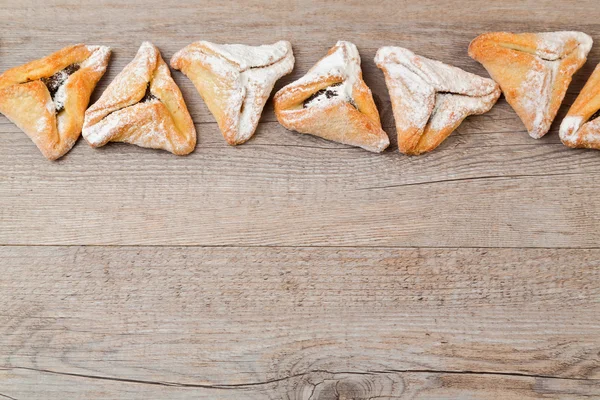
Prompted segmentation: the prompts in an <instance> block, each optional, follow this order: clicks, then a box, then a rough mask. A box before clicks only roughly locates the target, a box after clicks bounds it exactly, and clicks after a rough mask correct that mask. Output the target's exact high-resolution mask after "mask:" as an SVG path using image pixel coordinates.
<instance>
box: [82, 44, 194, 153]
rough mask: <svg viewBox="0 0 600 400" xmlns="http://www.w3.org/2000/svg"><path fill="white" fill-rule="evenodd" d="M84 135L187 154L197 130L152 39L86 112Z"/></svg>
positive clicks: (98, 141) (94, 141) (96, 142)
mask: <svg viewBox="0 0 600 400" xmlns="http://www.w3.org/2000/svg"><path fill="white" fill-rule="evenodd" d="M83 137H84V138H85V140H87V142H88V143H89V144H90V145H91V146H92V147H100V146H104V145H105V144H106V143H108V142H125V143H131V144H135V145H137V146H141V147H147V148H152V149H162V150H166V151H169V152H171V153H173V154H177V155H185V154H188V153H190V152H192V151H193V150H194V148H195V147H196V129H195V128H194V123H193V121H192V118H191V117H190V114H189V112H188V110H187V107H186V105H185V103H184V101H183V96H182V95H181V91H180V90H179V87H178V86H177V84H176V83H175V81H174V80H173V78H172V77H171V72H170V71H169V66H168V65H167V64H166V63H165V62H164V60H163V59H162V57H161V55H160V52H159V51H158V49H157V48H156V47H155V46H154V45H153V44H152V43H150V42H144V43H142V45H141V47H140V49H139V50H138V52H137V54H136V56H135V58H134V59H133V61H131V62H130V63H129V64H128V65H127V66H126V67H125V68H124V69H123V70H122V71H121V72H120V73H119V74H118V75H117V76H116V77H115V79H114V80H113V81H112V82H111V83H110V84H109V85H108V87H107V88H106V90H105V91H104V93H102V96H101V97H100V99H99V100H98V101H97V102H96V103H94V104H93V105H92V106H91V107H90V108H89V109H88V110H87V111H86V113H85V123H84V126H83Z"/></svg>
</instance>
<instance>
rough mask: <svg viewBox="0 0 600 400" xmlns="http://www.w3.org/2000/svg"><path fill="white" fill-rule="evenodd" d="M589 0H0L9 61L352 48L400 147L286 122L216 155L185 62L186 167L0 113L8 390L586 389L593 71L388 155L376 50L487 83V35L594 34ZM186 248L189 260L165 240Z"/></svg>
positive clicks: (2, 322) (299, 64)
mask: <svg viewBox="0 0 600 400" xmlns="http://www.w3.org/2000/svg"><path fill="white" fill-rule="evenodd" d="M597 8H598V7H597V1H592V0H580V1H576V2H575V1H559V2H557V1H533V0H526V1H516V0H506V1H502V2H490V1H484V0H475V1H466V0H461V1H456V2H447V1H434V0H422V1H410V2H409V1H384V2H380V3H378V4H377V5H374V4H368V3H366V2H364V1H362V2H361V1H328V2H313V1H281V0H274V1H269V2H266V1H257V0H251V1H245V2H243V4H242V3H239V2H232V1H203V2H197V1H187V0H182V1H178V2H171V1H165V0H151V1H139V0H135V1H128V2H115V1H107V0H100V1H94V2H92V1H70V2H68V1H63V0H61V1H59V0H52V1H45V2H43V3H40V2H37V1H32V0H27V1H20V2H10V1H7V0H0V16H1V19H2V24H0V71H4V70H6V69H7V68H10V67H14V66H17V65H20V64H22V63H24V62H26V61H29V60H32V59H35V58H39V57H42V56H45V55H47V54H48V53H50V52H52V51H55V50H57V49H59V48H61V47H63V46H66V45H70V44H73V43H77V42H85V43H89V44H102V45H109V46H111V47H113V50H114V52H113V57H112V59H111V63H110V65H109V69H108V72H107V74H106V76H105V77H104V78H103V79H102V80H101V81H100V83H99V85H98V88H97V90H96V91H95V93H94V95H93V97H92V101H94V100H95V99H97V98H98V97H99V95H100V93H101V92H102V90H104V89H105V88H106V86H107V85H108V83H109V82H110V81H111V80H112V79H113V78H114V77H115V76H116V74H118V73H119V72H120V70H121V69H122V68H123V67H124V66H125V65H126V64H127V63H128V62H129V61H130V60H131V58H132V57H133V56H134V55H135V52H136V51H137V48H138V46H139V45H140V43H141V42H142V41H143V40H150V41H152V42H153V43H155V44H156V45H157V46H158V47H159V48H160V50H161V51H162V55H163V57H164V58H165V59H166V60H168V59H169V58H170V57H171V56H172V55H173V54H174V53H175V52H176V51H177V50H179V49H180V48H182V47H184V46H185V45H187V44H189V43H190V42H192V41H195V40H200V39H203V40H210V41H214V42H221V43H226V42H229V43H246V44H262V43H272V42H275V41H276V40H280V39H286V40H289V41H290V42H292V44H293V47H294V54H295V56H296V66H295V69H294V71H293V72H292V74H290V75H289V76H286V77H284V78H283V79H281V80H280V81H279V82H278V83H277V85H276V88H275V90H277V89H278V88H280V87H282V86H283V85H285V84H286V83H289V82H291V81H293V80H295V79H297V78H299V77H300V76H302V75H303V74H304V73H305V72H306V71H307V70H308V69H309V68H310V67H311V66H312V65H313V64H314V63H315V62H316V61H317V60H318V59H319V58H321V57H322V56H323V55H324V54H325V52H326V51H327V50H328V49H329V48H330V47H331V46H332V45H333V44H334V43H335V42H336V41H337V40H340V39H342V40H350V41H352V42H354V43H355V44H356V45H357V46H358V49H359V51H360V53H361V55H362V61H363V62H362V67H363V73H364V78H365V81H366V82H367V84H368V85H369V86H370V87H371V89H372V91H373V94H374V98H375V100H376V103H377V105H378V107H379V111H380V114H381V119H382V123H383V126H384V129H385V130H386V131H387V132H388V134H389V135H390V138H391V141H392V145H391V147H390V149H389V150H388V151H386V152H385V153H383V154H381V155H374V154H370V153H368V152H366V151H362V150H360V149H355V148H350V147H347V146H343V145H340V144H336V143H332V142H327V141H325V140H321V139H318V138H314V137H310V136H306V135H299V134H297V133H293V132H289V131H286V130H285V129H284V128H282V127H281V126H280V125H279V124H278V123H277V121H276V118H275V116H274V113H273V111H272V103H271V102H269V103H267V106H266V108H265V111H264V113H263V116H262V118H261V123H260V124H259V127H258V129H257V133H256V135H255V137H254V138H253V139H252V140H250V141H249V142H248V143H247V144H244V145H242V146H238V147H230V146H228V145H227V144H226V143H225V141H224V139H223V138H222V136H221V133H220V132H219V130H218V128H217V126H216V124H215V123H214V119H213V117H212V116H211V114H210V113H209V111H208V109H207V108H206V106H205V105H204V103H203V102H202V100H201V99H200V96H199V95H198V94H197V92H196V90H195V89H194V87H193V85H192V84H191V82H190V81H189V80H188V79H187V78H185V77H184V76H183V75H182V74H181V73H179V72H177V71H173V77H174V79H175V81H176V82H177V83H178V84H179V86H180V88H181V90H182V93H183V95H184V98H185V100H186V103H187V105H188V108H189V110H190V113H191V115H192V118H193V119H194V122H195V123H196V129H197V131H198V134H199V136H198V145H197V148H196V151H195V152H194V153H192V154H191V155H189V156H187V157H176V156H173V155H171V154H168V153H166V152H160V151H153V150H148V149H141V148H137V147H135V146H129V145H123V144H110V145H107V146H105V147H104V148H102V149H97V150H94V149H91V148H90V147H89V146H88V145H87V144H86V143H85V142H84V141H83V140H80V141H79V142H78V143H77V144H76V146H75V147H74V149H73V150H72V151H71V152H70V153H69V154H67V156H65V157H64V158H63V159H61V160H60V161H58V162H55V163H50V162H48V161H46V160H45V159H44V158H43V157H42V156H41V155H40V154H39V152H38V150H37V149H36V148H35V146H34V144H33V143H32V142H31V141H30V140H29V139H28V138H27V137H26V136H25V134H23V133H22V132H20V131H19V129H18V128H16V127H15V126H14V125H13V124H11V123H10V122H9V121H8V120H7V119H6V118H4V117H3V116H0V399H3V398H8V399H18V400H23V399H44V400H53V399H57V400H58V399H60V400H63V399H83V398H84V399H90V400H96V399H115V398H127V399H153V398H160V399H290V400H326V399H336V400H342V399H344V400H349V399H355V400H359V399H360V400H366V399H519V400H520V399H539V398H550V399H590V398H600V323H599V321H600V318H599V317H600V283H599V282H600V279H599V278H600V276H599V274H600V272H599V271H600V268H599V267H600V235H599V234H598V233H599V232H600V215H599V213H598V210H599V209H600V196H599V194H600V183H599V182H598V180H597V179H595V177H596V176H598V174H599V173H600V153H599V152H597V151H586V150H571V149H568V148H566V147H565V146H563V145H562V144H561V143H560V141H559V139H558V134H557V131H558V126H559V123H560V120H561V118H562V116H564V115H565V114H566V112H567V109H568V107H569V105H570V104H571V103H572V102H573V101H574V99H575V97H576V96H577V93H578V92H579V90H580V89H581V88H582V87H583V85H584V83H585V81H586V80H587V78H588V77H589V75H590V74H591V72H592V70H593V69H594V67H595V65H596V64H597V63H598V62H600V50H599V48H600V47H598V45H596V46H595V47H594V48H593V49H592V52H591V53H590V55H589V59H588V62H587V64H586V65H585V66H584V67H583V68H582V69H581V71H579V72H578V73H577V74H576V75H575V77H574V81H573V83H572V85H571V86H570V88H569V90H568V93H567V96H566V98H565V101H564V103H563V106H562V108H561V110H560V112H559V116H558V118H557V121H556V122H555V124H554V125H553V127H552V129H551V131H550V133H548V135H546V136H545V137H544V138H543V139H541V140H538V141H536V140H533V139H531V138H530V137H529V136H528V135H527V133H526V131H525V128H524V126H523V124H522V123H521V122H520V121H519V119H518V117H517V116H516V115H515V113H514V111H513V110H512V109H511V108H510V107H509V106H508V105H507V104H506V102H505V101H504V100H503V99H501V100H500V101H499V102H498V104H497V105H496V106H495V107H494V108H493V109H492V111H491V112H489V113H487V114H485V115H483V116H474V117H470V118H468V119H467V120H466V121H465V122H464V123H463V124H462V125H461V126H460V127H459V129H458V130H457V131H456V132H454V133H453V134H452V135H451V136H450V137H449V138H448V139H447V140H446V141H445V142H444V143H443V144H442V146H440V148H438V149H437V150H436V151H434V152H432V153H430V154H427V155H424V156H421V157H412V158H411V157H407V156H404V155H402V154H400V153H399V152H398V151H397V143H396V138H395V127H394V121H393V116H392V110H391V105H390V101H389V96H388V94H387V90H386V87H385V82H384V79H383V74H382V73H381V71H379V70H378V69H377V68H376V67H375V65H374V63H373V61H372V59H373V57H374V55H375V52H376V50H377V49H378V48H379V47H381V46H383V45H399V46H403V47H407V48H409V49H411V50H413V51H415V52H416V53H418V54H422V55H424V56H427V57H431V58H434V59H438V60H441V61H443V62H446V63H450V64H453V65H456V66H458V67H461V68H463V69H465V70H467V71H470V72H473V73H477V74H480V75H483V76H487V74H486V72H485V70H484V69H483V68H482V67H481V66H480V65H479V64H477V63H476V62H474V61H473V60H471V59H470V58H469V57H468V56H467V46H468V44H469V42H470V41H471V39H473V38H474V37H475V36H477V35H478V34H480V33H482V32H485V31H492V30H507V31H521V32H522V31H550V30H573V29H577V30H582V31H584V32H586V33H588V34H590V35H591V36H592V37H593V38H594V39H595V40H596V41H600V23H599V22H598V21H599V20H598V18H597V16H598V11H597ZM177 246H179V247H177Z"/></svg>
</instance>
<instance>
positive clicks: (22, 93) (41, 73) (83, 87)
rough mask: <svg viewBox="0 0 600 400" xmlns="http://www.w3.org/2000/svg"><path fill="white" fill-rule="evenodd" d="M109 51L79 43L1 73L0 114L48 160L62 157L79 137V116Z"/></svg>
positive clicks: (102, 71)
mask: <svg viewBox="0 0 600 400" xmlns="http://www.w3.org/2000/svg"><path fill="white" fill-rule="evenodd" d="M109 58H110V48H108V47H105V46H86V45H84V44H77V45H74V46H69V47H65V48H63V49H61V50H59V51H57V52H55V53H53V54H50V55H49V56H47V57H44V58H40V59H39V60H35V61H31V62H28V63H27V64H24V65H21V66H18V67H15V68H12V69H9V70H8V71H6V72H4V73H3V74H2V75H0V112H1V113H2V114H4V115H5V116H6V117H7V118H8V119H9V120H11V121H12V122H13V123H15V124H16V125H17V126H18V127H19V128H20V129H21V130H22V131H23V132H25V133H26V134H27V136H29V137H30V138H31V140H32V141H33V142H34V143H35V145H36V146H37V147H38V148H39V149H40V151H41V152H42V154H43V155H44V156H45V157H46V158H47V159H49V160H56V159H57V158H60V157H62V156H63V155H65V154H66V153H67V152H68V151H69V150H71V148H72V147H73V145H74V144H75V142H76V141H77V139H78V138H79V134H80V133H81V127H82V125H83V116H84V113H85V109H86V108H87V106H88V103H89V101H90V96H91V94H92V92H93V91H94V88H95V87H96V84H97V83H98V81H99V80H100V78H101V77H102V75H104V72H105V71H106V66H107V65H108V60H109Z"/></svg>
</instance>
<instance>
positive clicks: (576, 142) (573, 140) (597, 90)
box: [559, 64, 600, 150]
mask: <svg viewBox="0 0 600 400" xmlns="http://www.w3.org/2000/svg"><path fill="white" fill-rule="evenodd" d="M559 135H560V140H562V142H563V143H564V144H565V145H566V146H569V147H584V148H588V149H598V150H600V64H598V65H597V66H596V69H595V70H594V72H593V73H592V76H591V77H590V79H588V81H587V83H586V84H585V86H584V87H583V89H582V90H581V93H579V96H577V99H576V100H575V103H573V105H572V106H571V109H570V110H569V113H568V114H567V116H566V117H565V119H564V120H563V122H562V124H561V125H560V133H559Z"/></svg>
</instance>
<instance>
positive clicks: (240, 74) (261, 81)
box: [171, 41, 294, 145]
mask: <svg viewBox="0 0 600 400" xmlns="http://www.w3.org/2000/svg"><path fill="white" fill-rule="evenodd" d="M171 66H172V67H173V68H175V69H178V70H180V71H181V72H183V73H184V74H185V75H186V76H187V77H188V78H189V79H190V80H191V81H192V82H193V84H194V86H195V87H196V89H197V90H198V92H199V93H200V96H201V97H202V98H203V99H204V102H205V103H206V105H207V107H208V109H209V110H210V112H211V113H212V114H213V116H214V117H215V119H216V121H217V124H218V125H219V129H220V130H221V132H222V133H223V136H224V137H225V140H226V141H227V143H229V144H230V145H237V144H241V143H244V142H246V141H247V140H248V139H250V138H251V137H252V135H254V132H255V131H256V127H257V125H258V121H259V119H260V116H261V114H262V111H263V108H264V106H265V103H266V102H267V100H268V98H269V96H270V94H271V91H272V90H273V87H274V86H275V82H276V81H277V80H279V78H281V77H282V76H284V75H287V74H289V73H290V72H291V71H292V69H293V68H294V54H293V52H292V45H291V44H290V42H287V41H279V42H277V43H275V44H271V45H262V46H247V45H242V44H214V43H210V42H206V41H199V42H195V43H192V44H190V45H188V46H187V47H184V48H183V49H181V50H179V51H178V52H177V53H176V54H175V55H174V56H173V58H171Z"/></svg>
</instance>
